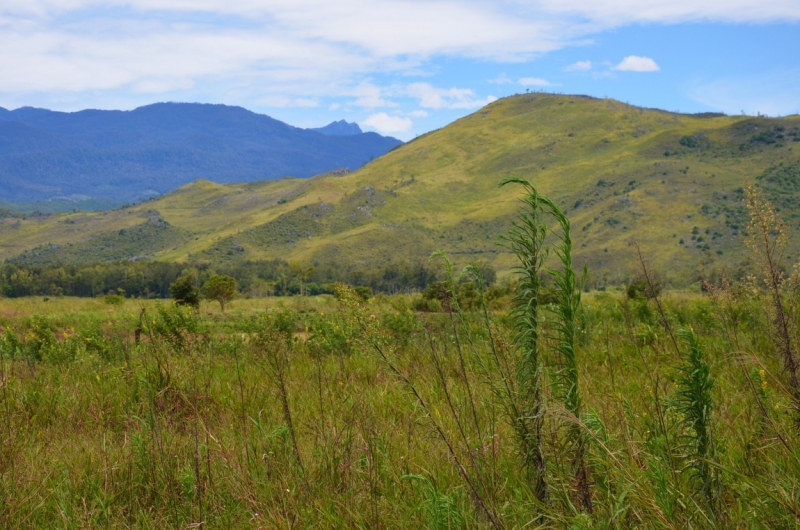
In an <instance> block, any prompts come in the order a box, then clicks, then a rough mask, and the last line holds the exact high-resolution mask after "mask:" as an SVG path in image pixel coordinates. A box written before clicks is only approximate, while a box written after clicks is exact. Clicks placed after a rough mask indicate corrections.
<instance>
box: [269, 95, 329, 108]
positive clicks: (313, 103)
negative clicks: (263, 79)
mask: <svg viewBox="0 0 800 530" xmlns="http://www.w3.org/2000/svg"><path fill="white" fill-rule="evenodd" d="M258 103H259V104H260V105H263V106H265V107H273V108H279V109H282V108H314V107H318V106H319V101H317V100H316V99H308V98H286V97H283V96H265V97H262V98H260V99H259V100H258Z"/></svg>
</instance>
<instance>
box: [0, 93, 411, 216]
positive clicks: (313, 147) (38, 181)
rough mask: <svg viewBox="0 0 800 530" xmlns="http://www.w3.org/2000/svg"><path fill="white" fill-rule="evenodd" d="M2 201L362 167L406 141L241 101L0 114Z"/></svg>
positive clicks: (117, 193)
mask: <svg viewBox="0 0 800 530" xmlns="http://www.w3.org/2000/svg"><path fill="white" fill-rule="evenodd" d="M0 140H2V141H0V177H2V178H1V179H0V200H5V201H14V202H33V201H43V200H48V199H52V198H54V197H58V196H65V195H73V194H78V195H83V196H86V197H89V198H94V199H110V200H114V201H131V200H136V199H139V198H142V197H148V196H151V195H156V194H161V193H166V192H169V191H171V190H173V189H175V188H176V187H178V186H180V185H183V184H186V183H188V182H191V181H193V180H196V179H198V178H207V179H211V180H215V181H217V182H243V181H252V180H265V179H274V178H281V177H284V176H289V175H292V176H296V177H309V176H312V175H314V174H317V173H322V172H325V171H330V170H333V169H336V168H340V167H350V168H352V169H355V168H358V167H360V166H361V165H363V164H364V163H366V162H368V161H369V160H372V159H374V158H376V157H378V156H380V155H381V154H383V153H385V152H387V151H388V150H390V149H392V148H393V147H396V146H397V145H400V144H401V143H402V142H400V141H399V140H397V139H395V138H391V137H383V136H380V135H378V134H376V133H361V134H354V135H349V136H329V135H327V136H326V135H321V134H318V133H315V132H313V131H308V130H305V129H301V128H298V127H294V126H291V125H289V124H286V123H284V122H281V121H279V120H276V119H274V118H271V117H269V116H266V115H263V114H258V113H255V112H252V111H250V110H248V109H245V108H243V107H234V106H228V105H220V104H197V103H154V104H151V105H145V106H142V107H138V108H136V109H133V110H130V111H105V110H96V109H86V110H82V111H77V112H72V113H64V112H56V111H49V110H47V109H33V108H27V107H23V108H21V109H17V110H14V111H8V112H0Z"/></svg>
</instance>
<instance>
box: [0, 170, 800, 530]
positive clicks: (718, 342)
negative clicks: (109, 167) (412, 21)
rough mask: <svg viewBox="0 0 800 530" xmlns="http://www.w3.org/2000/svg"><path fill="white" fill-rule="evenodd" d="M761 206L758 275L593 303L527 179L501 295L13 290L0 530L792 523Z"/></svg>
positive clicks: (794, 504)
mask: <svg viewBox="0 0 800 530" xmlns="http://www.w3.org/2000/svg"><path fill="white" fill-rule="evenodd" d="M523 184H524V183H523ZM751 197H752V200H751V201H750V205H751V214H752V219H753V221H752V223H751V226H750V232H751V233H752V234H759V233H761V234H762V235H763V236H764V237H763V242H764V246H763V247H759V240H758V238H755V237H754V238H752V240H751V242H752V244H753V252H754V255H755V256H756V258H757V261H758V262H759V263H760V264H761V265H762V269H761V271H762V273H763V274H762V275H763V277H764V279H765V280H766V282H762V281H760V280H756V279H752V278H751V279H744V280H742V281H737V282H730V281H728V280H726V279H724V278H723V280H722V281H721V282H720V283H719V284H717V285H712V284H707V286H706V291H707V294H704V295H698V294H693V295H686V294H680V293H668V294H664V295H662V294H660V288H659V284H658V279H657V275H656V274H655V272H654V271H652V270H649V269H648V266H647V264H646V262H645V260H644V259H642V261H641V264H640V265H641V267H640V271H641V276H640V278H639V281H638V282H635V283H634V284H632V285H631V287H630V288H629V289H628V290H627V292H615V293H610V292H609V293H592V294H588V295H583V297H581V289H580V287H581V281H582V280H581V275H580V272H579V271H575V270H573V269H572V263H571V261H572V259H571V240H570V237H569V234H570V232H569V223H568V221H567V220H566V217H564V216H563V215H561V214H560V212H559V211H558V209H557V208H556V207H555V205H553V203H551V202H549V201H547V200H546V199H543V198H541V197H539V196H538V195H537V194H536V192H535V190H533V189H532V188H531V189H530V190H529V194H528V198H527V199H526V201H527V202H526V203H525V205H524V206H523V209H522V211H521V213H520V216H519V218H518V221H517V224H516V228H515V229H514V230H513V231H512V232H510V233H509V235H508V239H507V244H508V248H509V250H510V251H511V252H513V253H515V254H517V255H519V256H520V257H521V261H520V269H519V271H518V278H519V281H518V282H517V283H515V284H514V285H512V286H510V288H508V289H505V290H504V289H501V288H494V289H493V290H492V291H491V293H490V292H484V291H483V290H482V289H481V282H480V277H481V273H480V269H478V268H474V269H472V268H470V269H467V270H466V271H465V274H464V275H460V274H457V273H456V272H455V271H453V270H452V267H450V266H449V265H448V264H447V262H446V261H445V262H441V261H440V263H443V265H442V269H443V271H444V272H443V277H444V281H443V282H442V283H440V284H438V285H439V293H438V295H437V296H433V297H432V296H429V297H428V299H424V298H423V297H422V295H412V296H407V295H395V296H382V295H380V296H376V297H372V298H370V299H367V300H365V296H360V295H359V294H358V293H356V292H355V291H354V290H351V289H349V288H348V287H346V286H344V285H338V286H337V287H336V289H335V296H330V295H325V296H318V297H294V298H290V299H278V298H270V299H266V300H239V301H236V302H234V303H233V304H232V305H230V306H229V307H228V309H227V311H226V312H225V313H224V314H223V313H221V312H219V311H218V310H217V308H216V307H215V306H212V305H206V304H203V305H201V306H200V310H199V311H194V310H193V309H191V308H190V307H181V306H177V305H174V304H172V303H167V302H158V301H150V300H144V301H141V300H140V301H136V300H125V299H122V298H119V299H117V298H106V299H105V301H104V300H102V299H81V300H75V299H63V298H59V299H50V300H47V301H45V300H44V299H41V298H39V299H31V298H27V299H25V298H20V299H13V300H8V299H6V300H2V301H0V325H2V326H3V328H4V332H3V335H2V340H1V341H0V359H2V366H0V374H1V375H2V379H0V382H1V383H2V386H0V411H2V421H1V422H0V432H2V433H3V435H2V436H1V437H0V440H2V445H0V526H2V527H8V528H17V527H53V526H58V527H64V528H82V527H142V528H164V527H195V528H196V527H201V526H202V527H204V528H259V527H261V528H293V527H311V528H343V527H345V528H348V527H354V528H423V527H424V528H436V529H438V528H523V527H526V528H534V527H539V526H551V527H556V528H642V527H645V528H687V527H691V528H759V527H765V526H768V527H772V528H796V527H797V521H798V516H800V450H799V449H798V447H800V445H798V441H800V440H799V438H800V430H799V429H798V425H799V424H800V415H799V414H798V413H800V407H798V405H800V393H798V390H799V388H798V382H797V369H798V367H797V363H796V352H797V347H798V336H797V333H798V326H797V324H798V315H797V312H796V311H795V309H796V303H797V300H798V296H797V289H796V283H793V280H792V278H789V279H788V280H784V278H783V276H782V275H781V274H780V272H779V271H778V269H777V268H776V264H777V263H778V260H779V258H780V255H779V250H780V248H781V247H782V245H785V233H783V232H782V225H781V224H780V221H779V219H778V218H777V214H776V212H775V210H774V209H772V208H771V207H770V206H769V205H768V204H766V203H765V202H764V201H761V200H759V199H758V196H757V195H756V194H753V195H752V196H751ZM553 220H555V224H554V226H555V228H556V230H557V235H558V238H557V243H556V244H555V245H554V246H553V247H548V246H547V245H545V243H544V241H545V236H546V235H547V233H548V231H549V229H548V228H547V226H546V223H550V222H552V221H553ZM759 223H761V225H762V228H763V230H762V231H761V232H759V228H758V227H759ZM548 248H552V250H553V252H554V254H555V255H556V256H557V257H558V258H559V260H560V262H561V264H562V266H561V267H559V268H556V269H551V270H549V271H548V270H547V269H545V268H544V265H543V264H544V263H545V253H546V251H547V249H548ZM640 256H641V254H640ZM543 274H544V275H546V276H549V277H551V278H552V282H551V283H550V284H549V285H546V284H544V283H543V282H542V275H543ZM467 284H469V285H471V286H472V287H471V288H466V287H465V285H467ZM476 293H477V294H476ZM106 302H110V303H106ZM415 309H424V310H425V311H416V310H415ZM45 315H46V316H45Z"/></svg>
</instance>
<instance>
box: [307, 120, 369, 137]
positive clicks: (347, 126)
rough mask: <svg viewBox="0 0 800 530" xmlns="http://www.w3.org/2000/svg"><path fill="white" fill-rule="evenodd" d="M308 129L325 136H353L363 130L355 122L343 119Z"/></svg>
mask: <svg viewBox="0 0 800 530" xmlns="http://www.w3.org/2000/svg"><path fill="white" fill-rule="evenodd" d="M309 131H316V132H318V133H322V134H324V135H327V136H355V135H356V134H362V133H363V131H362V130H361V127H359V126H358V124H357V123H347V122H346V121H344V120H339V121H335V122H333V123H329V124H328V125H326V126H325V127H317V128H316V129H309Z"/></svg>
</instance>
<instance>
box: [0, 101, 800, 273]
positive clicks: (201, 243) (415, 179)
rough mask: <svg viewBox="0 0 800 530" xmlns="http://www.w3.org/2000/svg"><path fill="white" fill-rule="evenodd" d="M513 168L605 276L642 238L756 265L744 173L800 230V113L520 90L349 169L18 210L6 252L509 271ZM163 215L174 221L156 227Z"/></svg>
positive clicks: (674, 253)
mask: <svg viewBox="0 0 800 530" xmlns="http://www.w3.org/2000/svg"><path fill="white" fill-rule="evenodd" d="M510 176H521V177H524V178H528V179H529V180H530V181H531V182H533V183H534V184H535V185H536V186H537V187H538V188H539V190H540V192H542V193H544V194H546V195H547V196H549V197H551V198H552V199H554V200H555V201H556V202H557V203H558V204H560V205H562V207H563V208H565V209H566V210H567V211H568V214H569V217H570V219H571V220H572V223H573V228H574V232H575V235H574V239H575V240H576V247H577V248H578V250H579V251H578V252H577V254H576V256H577V261H578V263H579V264H582V263H586V264H588V266H589V269H590V274H591V277H590V281H591V282H592V283H593V284H595V285H602V284H604V283H617V282H621V281H624V280H625V279H626V278H627V277H628V276H629V275H630V272H631V270H632V267H633V259H632V255H631V251H630V249H629V247H628V243H629V242H630V241H631V240H636V241H638V242H639V244H640V245H641V247H642V249H643V251H644V252H645V253H646V254H647V256H648V257H649V258H650V259H652V260H653V262H654V264H655V265H656V266H657V267H659V268H660V269H662V270H663V271H664V273H665V275H666V276H667V279H668V280H670V281H671V282H672V283H673V284H688V283H691V282H693V281H696V280H697V279H698V278H699V277H701V276H703V275H705V274H709V273H710V272H711V271H714V270H716V269H718V268H720V267H724V268H727V269H730V270H732V271H734V272H735V271H737V270H746V269H747V268H748V267H749V266H750V265H749V263H748V258H747V257H746V253H743V252H742V250H743V248H744V247H743V242H742V239H743V238H742V229H743V228H744V226H745V224H746V212H745V210H744V207H743V206H744V205H743V203H742V197H743V195H742V187H743V186H744V185H745V183H746V181H747V180H748V179H749V180H751V181H755V182H758V183H760V185H761V186H762V187H763V188H764V190H765V192H766V194H767V196H768V197H769V198H770V199H771V200H773V201H774V202H775V203H776V205H777V206H779V208H780V209H781V214H782V215H783V216H784V218H785V219H786V220H787V221H789V225H790V227H791V228H792V229H795V230H796V229H797V228H798V221H800V208H798V206H799V205H798V199H799V198H800V117H797V116H792V117H787V118H780V119H770V118H763V117H747V116H736V117H725V116H713V115H695V116H691V115H679V114H673V113H668V112H663V111H658V110H648V109H640V108H637V107H632V106H629V105H625V104H622V103H620V102H617V101H613V100H598V99H592V98H588V97H580V96H556V95H545V94H536V95H523V96H516V97H511V98H506V99H503V100H500V101H497V102H495V103H493V104H491V105H489V106H487V107H485V108H484V109H482V110H481V111H479V112H477V113H475V114H472V115H470V116H468V117H466V118H463V119H461V120H459V121H457V122H455V123H453V124H451V125H449V126H447V127H445V128H443V129H440V130H438V131H434V132H432V133H429V134H427V135H424V136H422V137H420V138H418V139H416V140H415V141H412V142H409V143H408V144H406V145H403V146H401V147H399V148H397V149H395V150H393V151H391V152H390V153H388V154H386V155H384V156H383V157H381V158H379V159H377V160H375V161H373V162H372V163H370V164H368V165H367V166H365V167H363V168H362V169H360V170H359V171H355V172H352V173H349V174H345V175H333V174H325V175H319V176H316V177H313V178H311V179H284V180H280V181H272V182H254V183H247V184H233V185H224V186H223V185H217V184H213V183H210V182H206V181H198V182H195V183H193V184H190V185H187V186H185V187H183V188H180V189H179V190H177V191H175V192H173V193H170V194H168V195H166V196H163V197H161V198H159V199H158V200H153V201H150V202H147V203H143V204H140V205H137V206H133V207H129V208H125V209H121V210H116V211H112V212H105V213H95V214H86V213H74V214H60V215H41V216H25V217H22V216H10V217H6V218H5V219H3V220H2V221H0V257H2V258H5V259H8V258H14V259H20V260H23V261H28V262H34V261H35V262H39V263H44V262H54V261H58V260H69V261H76V260H77V261H84V262H86V261H92V260H97V259H118V258H135V257H150V258H152V257H154V258H157V259H161V260H187V259H193V260H203V261H236V260H253V259H264V258H274V257H282V258H285V259H289V260H299V261H305V262H308V263H316V264H319V263H323V262H325V261H328V262H330V261H335V262H340V263H353V264H367V263H372V264H377V263H386V262H391V261H395V262H396V261H416V260H420V259H426V258H427V256H428V255H429V254H430V252H432V251H434V250H445V251H446V252H448V253H450V254H452V255H453V256H454V258H455V259H456V260H457V261H461V262H464V261H470V260H475V261H485V262H489V263H491V264H493V265H494V266H495V267H496V268H497V269H498V270H500V271H501V272H502V271H505V270H508V268H509V267H510V266H511V265H512V261H511V257H510V255H509V254H508V253H506V252H504V251H503V249H502V248H500V247H498V246H497V245H496V244H495V242H496V240H497V236H498V234H499V233H501V232H503V231H504V230H506V229H507V228H508V227H509V223H510V221H511V219H512V218H513V214H514V211H515V209H516V207H517V197H518V190H515V189H508V188H505V189H499V188H498V185H497V184H498V182H499V181H500V180H501V179H503V178H507V177H510ZM154 212H155V213H154ZM153 217H157V218H158V219H161V220H162V221H163V223H164V225H165V226H167V227H168V228H166V229H164V230H163V231H162V232H156V231H153V230H150V231H147V230H144V229H143V228H142V227H143V226H144V227H146V226H148V225H147V223H148V222H149V220H150V219H151V218H153ZM122 230H125V232H122ZM126 234H131V236H133V235H134V234H136V235H137V239H132V237H128V238H126ZM162 234H163V235H162ZM123 241H124V242H123ZM798 241H800V238H794V239H793V240H792V243H791V244H790V249H789V258H791V259H794V258H796V257H797V256H798V251H800V245H798ZM56 246H57V247H58V248H56ZM26 251H27V252H26Z"/></svg>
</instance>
